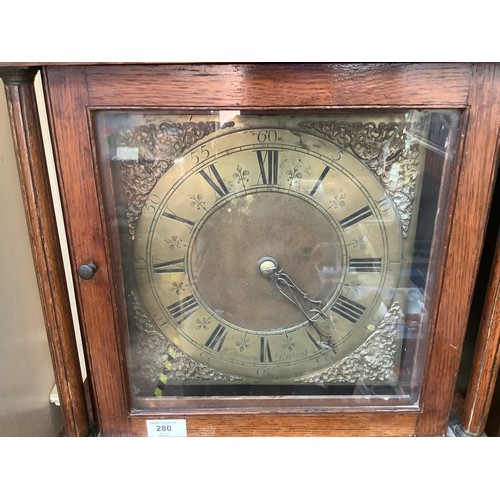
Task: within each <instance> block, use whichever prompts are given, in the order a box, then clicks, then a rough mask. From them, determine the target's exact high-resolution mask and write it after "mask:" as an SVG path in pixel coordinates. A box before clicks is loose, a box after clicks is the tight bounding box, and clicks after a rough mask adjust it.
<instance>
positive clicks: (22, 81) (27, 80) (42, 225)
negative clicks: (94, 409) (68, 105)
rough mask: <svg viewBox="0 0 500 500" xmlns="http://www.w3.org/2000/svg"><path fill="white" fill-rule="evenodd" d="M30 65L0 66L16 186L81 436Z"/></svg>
mask: <svg viewBox="0 0 500 500" xmlns="http://www.w3.org/2000/svg"><path fill="white" fill-rule="evenodd" d="M35 73H36V71H35V70H30V69H17V68H14V69H10V70H5V69H3V70H2V69H0V76H1V77H2V79H3V81H4V84H5V88H6V93H7V103H8V107H9V115H10V120H11V125H12V131H13V136H14V147H15V151H16V157H17V164H18V169H19V178H20V181H21V190H22V195H23V200H24V206H25V210H26V219H27V222H28V231H29V235H30V241H31V248H32V252H33V261H34V265H35V271H36V273H35V274H36V277H37V282H38V288H39V291H40V298H41V304H42V310H43V314H44V320H45V327H46V331H47V337H48V340H49V349H50V353H51V358H52V363H53V367H54V375H55V379H56V385H57V390H58V394H59V399H60V401H61V409H62V413H63V419H64V431H65V434H66V435H67V436H87V435H88V434H89V432H90V421H89V413H88V408H87V400H86V397H85V391H84V386H83V380H82V375H81V369H80V363H79V358H78V350H77V344H76V338H75V332H74V327H73V320H72V317H71V308H70V301H69V295H68V289H67V285H66V278H65V274H64V269H63V260H62V254H61V248H60V244H59V236H58V232H57V223H56V217H55V213H54V207H53V204H52V195H51V188H50V182H49V177H48V172H47V166H46V163H45V153H44V150H43V141H42V135H41V129H40V123H39V117H38V108H37V104H36V98H35V90H34V77H35Z"/></svg>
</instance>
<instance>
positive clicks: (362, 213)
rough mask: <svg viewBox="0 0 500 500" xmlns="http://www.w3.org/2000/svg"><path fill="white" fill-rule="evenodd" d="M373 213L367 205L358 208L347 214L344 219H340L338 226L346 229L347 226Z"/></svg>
mask: <svg viewBox="0 0 500 500" xmlns="http://www.w3.org/2000/svg"><path fill="white" fill-rule="evenodd" d="M371 215H373V213H372V211H371V210H370V208H369V207H363V208H360V209H359V210H358V211H357V212H354V213H353V214H351V215H349V216H347V217H346V218H345V219H342V220H341V221H340V222H339V223H340V227H341V228H342V229H347V228H348V227H351V226H353V225H354V224H356V223H358V222H361V221H362V220H364V219H366V218H368V217H370V216H371Z"/></svg>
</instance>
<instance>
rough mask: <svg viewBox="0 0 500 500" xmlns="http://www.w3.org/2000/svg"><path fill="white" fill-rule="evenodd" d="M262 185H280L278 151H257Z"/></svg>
mask: <svg viewBox="0 0 500 500" xmlns="http://www.w3.org/2000/svg"><path fill="white" fill-rule="evenodd" d="M256 153H257V160H258V162H259V169H260V176H261V178H262V184H268V185H269V184H278V151H277V150H266V151H261V150H258V151H256Z"/></svg>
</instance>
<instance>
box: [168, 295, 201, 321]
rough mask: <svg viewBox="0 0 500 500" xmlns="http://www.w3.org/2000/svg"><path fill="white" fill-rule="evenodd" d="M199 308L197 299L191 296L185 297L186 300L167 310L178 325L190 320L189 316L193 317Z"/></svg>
mask: <svg viewBox="0 0 500 500" xmlns="http://www.w3.org/2000/svg"><path fill="white" fill-rule="evenodd" d="M198 307H200V304H198V302H197V301H196V299H195V298H194V297H193V296H192V295H190V296H189V297H185V298H184V299H181V300H179V301H178V302H175V303H174V304H172V305H170V306H169V307H167V310H168V312H169V313H170V314H171V315H172V316H173V318H174V319H175V321H177V323H182V322H183V321H184V320H186V319H187V318H189V316H191V314H193V313H194V312H195V311H196V309H198Z"/></svg>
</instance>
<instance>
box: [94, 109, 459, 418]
mask: <svg viewBox="0 0 500 500" xmlns="http://www.w3.org/2000/svg"><path fill="white" fill-rule="evenodd" d="M458 119H459V116H458V113H457V112H452V111H442V110H440V111H404V112H400V113H394V114H383V115H372V114H369V115H368V114H367V115H353V114H335V113H331V112H330V113H319V112H318V113H314V114H312V113H311V114H298V113H297V114H290V113H274V114H257V113H255V112H243V111H228V110H224V111H219V112H212V113H195V112H170V111H168V112H164V113H163V112H147V113H146V112H143V111H109V110H108V111H98V112H96V113H95V123H96V136H97V139H98V145H99V156H100V168H101V174H102V180H103V184H104V192H105V197H106V200H105V202H106V209H107V212H108V217H109V220H110V227H111V231H112V236H113V238H114V246H113V248H114V255H113V262H114V266H115V271H116V276H117V282H119V283H120V286H117V296H118V300H119V302H120V303H121V304H123V305H124V306H125V310H126V316H127V318H126V319H125V318H124V320H123V324H122V329H123V340H124V343H125V345H126V349H127V356H128V369H129V375H130V383H131V387H132V388H133V396H134V398H135V399H134V404H135V406H136V407H137V408H142V407H148V406H151V405H153V406H156V407H161V405H162V404H163V403H164V404H171V401H172V397H173V396H193V397H195V396H203V397H205V396H207V397H209V396H259V395H283V396H297V395H300V396H315V397H322V398H326V399H325V401H327V403H325V404H328V405H335V404H338V403H339V402H340V401H345V398H346V397H349V398H351V399H352V401H353V402H354V404H357V403H356V401H358V400H359V404H367V397H368V400H372V399H373V400H374V401H375V400H376V404H385V403H384V401H389V402H390V403H391V404H414V403H415V402H416V400H417V398H418V392H419V385H420V379H421V372H422V366H423V362H424V359H425V357H424V355H425V348H426V341H427V334H428V332H427V330H428V319H429V314H430V312H431V310H432V309H431V308H432V305H433V284H434V281H435V278H436V261H437V260H436V259H437V257H438V255H439V247H438V245H436V244H434V242H435V241H438V240H439V238H436V236H439V235H440V234H441V231H442V225H443V221H442V220H440V219H439V217H438V215H439V214H440V213H444V210H443V209H442V208H444V207H445V206H446V203H447V189H446V186H447V185H448V183H449V177H450V175H451V172H450V165H451V160H452V156H453V153H454V148H455V140H456V135H457V128H458ZM358 395H363V398H361V399H359V398H358V399H356V397H357V396H358ZM242 404H244V403H242ZM387 404H389V403H387Z"/></svg>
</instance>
